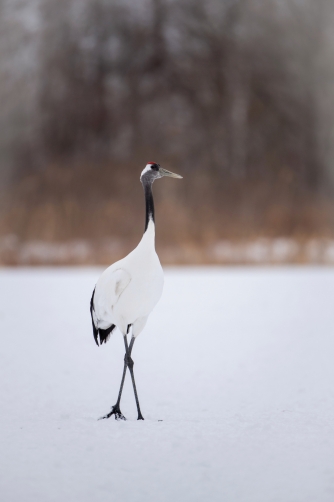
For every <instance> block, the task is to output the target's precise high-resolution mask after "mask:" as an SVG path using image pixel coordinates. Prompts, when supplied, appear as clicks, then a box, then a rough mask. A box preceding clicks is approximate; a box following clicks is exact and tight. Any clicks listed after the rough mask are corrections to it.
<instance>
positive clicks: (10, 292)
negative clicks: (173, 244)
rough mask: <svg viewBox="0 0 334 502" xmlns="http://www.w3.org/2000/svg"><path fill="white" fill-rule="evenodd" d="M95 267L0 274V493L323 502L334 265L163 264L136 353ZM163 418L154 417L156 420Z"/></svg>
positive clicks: (89, 501) (126, 501)
mask: <svg viewBox="0 0 334 502" xmlns="http://www.w3.org/2000/svg"><path fill="white" fill-rule="evenodd" d="M99 273H100V270H98V269H53V270H50V269H44V270H43V269H26V270H22V269H21V270H20V269H17V270H15V269H13V270H10V269H2V271H0V294H1V298H0V328H1V351H0V382H1V383H0V406H1V413H0V500H1V501H4V502H77V501H80V502H110V501H111V502H113V501H119V502H167V501H168V502H171V501H175V502H179V501H180V502H206V501H210V502H216V501H217V502H218V501H219V502H221V501H222V502H327V501H328V502H332V501H333V500H334V309H333V297H334V269H330V268H276V269H275V268H271V269H269V268H268V269H260V268H254V269H249V268H248V269H247V268H234V269H233V268H232V269H219V268H203V269H191V268H189V269H182V268H181V269H169V270H168V271H167V272H166V283H165V290H164V294H163V297H162V299H161V301H160V303H159V305H158V306H157V308H156V309H155V311H154V312H153V313H152V315H151V317H150V319H149V322H148V324H147V327H146V329H145V330H144V332H143V333H142V334H141V335H140V336H139V338H138V340H137V342H136V344H135V346H134V353H133V358H134V361H135V374H136V379H137V385H138V392H139V397H140V401H141V407H142V411H143V415H144V417H145V419H146V420H145V421H144V422H138V421H136V410H135V403H134V399H133V395H132V389H131V386H130V379H129V376H127V381H126V385H125V391H124V399H123V404H122V407H121V408H122V411H123V413H124V414H125V415H126V417H127V418H128V420H127V421H126V422H116V421H115V420H114V419H110V420H103V421H97V418H98V417H99V416H101V415H102V414H104V413H106V412H107V411H108V410H109V409H110V406H111V405H112V404H114V403H115V401H116V396H117V392H118V386H119V382H120V378H121V372H122V367H123V341H122V338H121V335H120V334H119V333H116V334H115V335H113V336H112V338H111V340H110V341H109V342H108V344H107V345H106V346H103V347H100V348H98V347H97V346H96V345H95V343H94V340H93V337H92V334H91V326H90V319H89V310H88V304H89V300H90V295H91V291H92V289H93V286H94V283H95V281H96V279H97V277H98V275H99ZM159 420H163V421H159Z"/></svg>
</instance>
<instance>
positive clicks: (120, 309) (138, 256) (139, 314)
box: [90, 162, 182, 420]
mask: <svg viewBox="0 0 334 502" xmlns="http://www.w3.org/2000/svg"><path fill="white" fill-rule="evenodd" d="M163 176H170V177H172V178H182V176H179V175H178V174H174V173H172V172H170V171H167V170H166V169H163V168H162V167H160V165H159V164H157V163H155V162H150V163H149V164H147V165H146V167H145V169H144V170H143V171H142V173H141V176H140V181H141V183H142V185H143V188H144V193H145V200H146V221H145V231H144V235H143V237H142V239H141V241H140V242H139V244H138V246H137V247H136V248H135V249H134V250H133V251H132V252H131V253H130V254H128V255H127V256H126V257H125V258H123V259H122V260H119V261H117V262H116V263H114V264H113V265H111V266H110V267H108V268H107V269H106V270H105V271H104V272H103V274H102V275H101V277H100V278H99V280H98V281H97V283H96V286H95V289H94V291H93V295H92V299H91V303H90V313H91V316H92V325H93V334H94V339H95V342H96V343H97V345H99V343H100V345H102V343H106V342H107V341H108V339H109V337H110V335H111V334H112V332H113V331H114V329H115V328H116V327H117V328H119V330H120V331H121V333H122V334H123V337H124V345H125V356H124V368H123V375H122V380H121V385H120V389H119V393H118V398H117V401H116V404H115V405H114V406H112V408H111V411H110V412H109V413H107V415H105V416H103V417H102V418H109V417H111V416H112V415H114V416H115V418H116V420H119V419H121V420H125V417H124V415H123V414H122V412H121V409H120V401H121V397H122V391H123V385H124V379H125V375H126V370H127V368H129V371H130V374H131V380H132V385H133V391H134V395H135V399H136V405H137V411H138V420H144V418H143V415H142V413H141V410H140V406H139V399H138V394H137V390H136V383H135V378H134V372H133V360H132V358H131V352H132V348H133V344H134V342H135V339H136V337H137V336H138V335H139V333H140V332H141V331H142V330H143V328H144V326H145V324H146V321H147V318H148V316H149V314H150V313H151V312H152V310H153V308H154V307H155V305H156V304H157V303H158V301H159V299H160V297H161V294H162V289H163V284H164V275H163V271H162V267H161V264H160V260H159V258H158V255H157V253H156V251H155V222H154V203H153V194H152V184H153V182H154V181H155V180H156V179H159V178H162V177H163ZM130 329H132V337H131V341H130V345H128V340H127V334H128V333H129V331H130Z"/></svg>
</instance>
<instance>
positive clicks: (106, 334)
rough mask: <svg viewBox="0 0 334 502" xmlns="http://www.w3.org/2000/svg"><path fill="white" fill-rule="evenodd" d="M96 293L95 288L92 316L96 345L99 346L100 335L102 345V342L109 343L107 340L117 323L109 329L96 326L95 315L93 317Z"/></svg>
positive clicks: (91, 306)
mask: <svg viewBox="0 0 334 502" xmlns="http://www.w3.org/2000/svg"><path fill="white" fill-rule="evenodd" d="M94 295H95V289H94V291H93V294H92V298H91V300H90V315H91V318H92V326H93V335H94V340H95V343H96V345H97V346H99V340H98V335H99V336H100V345H102V343H107V341H108V340H109V338H110V335H111V333H112V332H113V330H114V329H115V327H116V326H115V324H112V325H111V326H110V327H109V328H107V329H101V328H97V327H96V326H95V323H94V317H93V310H94ZM94 311H95V310H94Z"/></svg>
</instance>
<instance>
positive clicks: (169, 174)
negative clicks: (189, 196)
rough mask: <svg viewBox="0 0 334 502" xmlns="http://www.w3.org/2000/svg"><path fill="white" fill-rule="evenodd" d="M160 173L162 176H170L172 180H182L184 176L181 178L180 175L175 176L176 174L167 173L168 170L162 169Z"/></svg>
mask: <svg viewBox="0 0 334 502" xmlns="http://www.w3.org/2000/svg"><path fill="white" fill-rule="evenodd" d="M159 173H160V174H161V176H169V177H170V178H179V179H182V176H180V175H179V174H175V173H172V172H171V171H167V169H162V167H160V169H159Z"/></svg>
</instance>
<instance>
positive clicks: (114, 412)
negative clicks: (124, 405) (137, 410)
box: [99, 404, 126, 420]
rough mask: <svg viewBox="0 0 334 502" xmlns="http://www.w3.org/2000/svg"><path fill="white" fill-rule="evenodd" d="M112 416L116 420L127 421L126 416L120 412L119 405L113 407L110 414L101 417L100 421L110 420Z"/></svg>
mask: <svg viewBox="0 0 334 502" xmlns="http://www.w3.org/2000/svg"><path fill="white" fill-rule="evenodd" d="M112 415H114V416H115V420H126V418H125V416H124V415H123V413H122V412H121V410H120V407H119V406H118V405H117V404H115V405H114V406H112V407H111V411H109V413H107V414H106V415H104V416H103V417H100V418H99V420H103V419H104V418H110V417H111V416H112Z"/></svg>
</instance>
